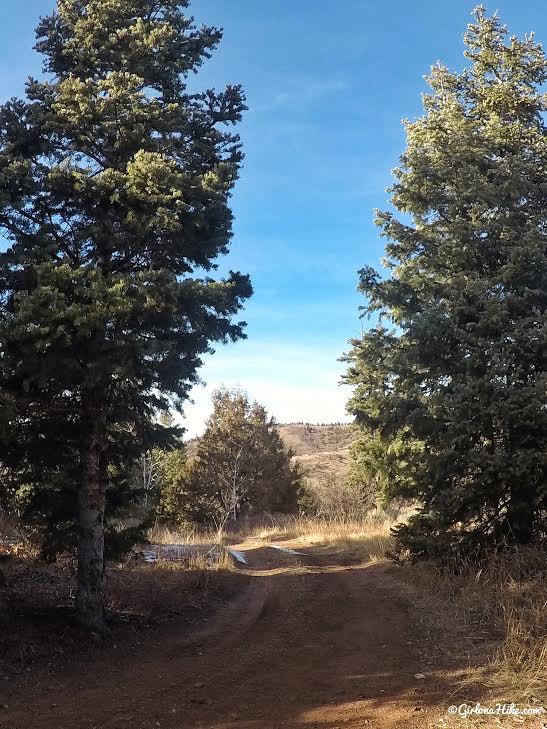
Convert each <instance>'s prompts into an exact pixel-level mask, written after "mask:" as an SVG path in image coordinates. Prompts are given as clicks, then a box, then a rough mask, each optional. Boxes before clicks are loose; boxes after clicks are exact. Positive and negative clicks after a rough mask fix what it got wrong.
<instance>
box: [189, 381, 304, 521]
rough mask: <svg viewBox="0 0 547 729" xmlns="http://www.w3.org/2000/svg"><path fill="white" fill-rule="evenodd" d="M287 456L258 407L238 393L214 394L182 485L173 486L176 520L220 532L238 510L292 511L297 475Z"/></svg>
mask: <svg viewBox="0 0 547 729" xmlns="http://www.w3.org/2000/svg"><path fill="white" fill-rule="evenodd" d="M291 457H292V453H290V452H289V451H287V450H286V449H285V446H284V444H283V441H282V439H281V436H280V435H279V433H278V432H277V429H276V427H275V421H274V419H273V418H271V417H269V416H268V413H267V412H266V409H265V408H264V407H263V406H262V405H259V404H258V403H256V402H251V401H250V400H249V398H248V396H247V395H246V394H245V393H244V392H241V391H239V390H227V389H223V388H221V389H219V390H217V391H216V392H215V393H214V394H213V413H212V415H211V417H210V418H209V420H208V421H207V427H206V430H205V433H204V435H203V436H202V437H201V438H200V440H199V445H198V449H197V454H196V458H195V460H194V461H193V463H192V464H191V465H190V467H189V470H188V476H187V479H186V485H185V486H184V487H182V485H181V486H179V488H180V493H181V494H183V495H184V498H183V499H182V500H181V502H180V510H179V518H181V519H183V520H187V521H196V522H202V523H208V524H212V525H215V526H216V527H217V528H218V529H222V528H223V527H224V525H225V524H226V522H228V521H229V520H231V521H233V522H235V521H236V520H237V518H238V516H239V514H240V512H241V511H245V512H246V513H251V514H252V513H261V512H266V511H269V512H276V511H279V512H294V511H296V509H297V505H298V492H299V486H300V474H299V472H298V469H297V467H296V466H294V465H293V464H292V463H291Z"/></svg>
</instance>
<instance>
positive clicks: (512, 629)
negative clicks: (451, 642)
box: [405, 548, 547, 702]
mask: <svg viewBox="0 0 547 729" xmlns="http://www.w3.org/2000/svg"><path fill="white" fill-rule="evenodd" d="M405 572H406V577H407V579H408V581H409V583H410V584H411V586H412V587H413V588H414V591H413V592H414V598H415V600H416V602H417V604H418V606H419V608H420V610H419V612H420V615H421V617H422V622H424V623H426V624H427V625H428V626H429V627H430V628H431V629H432V630H433V631H434V632H442V633H443V634H445V635H446V634H447V633H452V634H453V635H458V636H460V639H461V641H462V643H465V642H467V647H468V650H472V652H474V653H476V652H480V645H481V644H483V645H484V646H485V648H487V649H491V659H490V662H489V665H488V670H487V671H486V672H482V673H480V672H478V673H477V674H476V675H475V677H474V678H473V676H471V681H473V680H475V681H477V682H480V683H486V684H487V685H488V686H490V687H491V688H492V690H493V691H495V692H496V693H500V692H501V693H505V696H510V695H511V692H512V695H513V696H514V695H515V694H516V695H518V696H519V699H520V700H531V699H536V700H538V701H541V702H547V553H546V552H545V551H544V550H542V549H534V548H520V549H512V550H507V551H505V552H503V553H501V554H499V553H498V554H493V555H491V556H490V558H489V559H487V560H486V561H485V562H484V563H483V564H482V566H481V567H477V565H476V564H475V565H474V564H472V563H463V562H462V563H461V564H460V565H459V568H458V569H457V571H456V572H455V573H453V572H451V573H447V572H445V571H442V570H441V569H439V568H438V567H437V566H435V565H433V564H428V563H423V564H419V565H414V566H408V567H407V568H406V569H405Z"/></svg>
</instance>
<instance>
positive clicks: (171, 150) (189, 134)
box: [0, 0, 251, 627]
mask: <svg viewBox="0 0 547 729" xmlns="http://www.w3.org/2000/svg"><path fill="white" fill-rule="evenodd" d="M187 5H188V2H186V1H184V0H182V1H181V0H58V3H57V9H56V11H55V12H54V13H53V14H52V15H50V16H49V17H47V18H44V19H43V20H42V21H41V22H40V24H39V26H38V29H37V39H38V43H37V46H36V48H37V50H38V51H39V52H40V53H42V54H43V55H44V58H45V62H44V72H45V80H41V81H38V80H35V79H30V80H29V82H28V84H27V88H26V98H25V99H24V100H18V99H13V100H11V101H9V102H8V103H6V104H4V105H3V106H2V107H1V108H0V228H1V229H2V231H3V234H4V235H5V236H7V237H8V238H9V239H10V241H11V246H10V248H9V250H8V251H7V252H6V253H5V254H3V255H2V256H1V258H0V306H1V316H0V364H1V378H2V381H1V383H0V384H1V389H2V390H3V392H5V393H6V396H7V397H9V398H10V400H13V401H14V403H15V416H13V417H11V419H10V427H9V431H10V437H9V441H8V443H7V444H4V443H3V442H2V441H0V442H2V451H1V452H0V461H5V462H6V463H7V464H8V465H9V466H11V467H12V470H13V472H14V473H15V474H16V476H17V482H18V484H19V487H18V495H17V498H18V499H19V500H20V501H23V502H24V503H25V509H26V514H27V515H28V516H29V517H30V518H32V519H33V520H34V521H35V522H37V523H41V524H44V523H45V524H46V527H47V530H48V531H49V533H50V534H52V533H53V532H54V531H55V533H56V534H57V535H63V540H62V541H63V542H64V543H65V544H69V545H70V544H74V543H75V542H76V540H77V543H78V586H77V598H76V606H77V610H78V614H79V618H80V620H81V622H82V623H83V624H84V625H86V626H88V627H100V625H101V623H102V605H103V569H104V529H105V508H106V510H107V512H106V516H107V517H108V516H109V513H112V511H111V509H115V508H117V507H119V506H120V501H123V498H122V494H123V490H124V486H123V484H124V483H126V484H127V481H128V479H127V477H126V475H125V473H126V469H127V465H128V464H130V463H131V462H134V460H135V459H136V458H137V457H138V455H139V454H140V453H142V452H143V450H147V449H150V448H152V447H154V446H155V445H161V446H163V445H166V444H168V442H169V441H170V440H172V438H173V436H174V435H175V431H176V429H174V428H169V427H164V426H162V425H161V423H160V422H159V421H158V418H157V416H158V413H161V412H166V411H168V410H169V409H170V408H171V407H180V406H181V405H182V403H183V402H184V401H185V399H186V398H187V396H188V392H189V389H190V388H191V386H192V384H193V383H194V382H195V381H196V379H197V377H196V370H197V368H198V367H199V365H200V363H201V360H200V357H201V355H202V354H203V353H205V352H208V351H210V343H211V342H212V341H220V342H224V341H227V340H236V339H238V338H239V337H241V336H242V335H243V332H242V326H243V325H242V323H234V322H233V316H234V315H235V314H236V313H237V312H238V310H239V309H240V308H241V305H242V302H243V301H244V299H245V298H246V297H248V296H249V295H250V293H251V286H250V283H249V280H248V278H247V277H246V276H244V275H242V274H239V273H230V274H229V275H228V277H226V278H223V279H220V280H213V279H212V278H210V277H209V276H208V275H207V272H208V271H210V270H211V269H214V268H215V260H216V259H217V257H218V256H219V255H221V254H225V253H227V252H228V245H229V241H230V238H231V224H232V214H231V212H230V209H229V207H228V200H229V196H230V192H231V189H232V187H233V185H234V182H235V180H236V178H237V175H238V170H239V167H240V163H241V160H242V152H241V146H240V141H239V137H238V136H237V135H236V134H234V132H233V130H232V129H231V127H232V126H233V125H234V124H235V123H236V122H238V121H239V119H240V117H241V113H242V111H243V110H244V108H245V107H244V99H243V95H242V91H241V89H240V88H239V87H237V86H229V87H227V88H226V89H225V90H224V91H220V92H217V91H214V90H211V89H208V90H206V91H204V92H201V93H197V92H193V91H190V90H189V88H188V86H187V79H188V77H189V76H190V75H191V74H193V73H195V72H196V71H197V70H198V69H199V67H200V65H201V64H202V63H203V61H204V60H205V59H207V58H208V57H209V56H210V55H211V53H212V51H213V50H214V49H215V47H216V46H217V44H218V42H219V41H220V39H221V32H220V31H219V30H217V29H216V28H212V27H201V28H196V27H195V25H194V23H193V19H192V18H191V17H189V16H188V15H186V14H185V12H184V11H185V8H186V7H187ZM202 272H204V273H202ZM120 489H121V490H120ZM105 505H106V506H105Z"/></svg>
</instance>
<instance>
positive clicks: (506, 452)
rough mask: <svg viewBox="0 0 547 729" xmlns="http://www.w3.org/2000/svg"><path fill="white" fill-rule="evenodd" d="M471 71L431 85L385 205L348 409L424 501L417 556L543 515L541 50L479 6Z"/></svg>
mask: <svg viewBox="0 0 547 729" xmlns="http://www.w3.org/2000/svg"><path fill="white" fill-rule="evenodd" d="M465 44H466V53H465V55H466V57H467V58H468V59H469V61H470V64H469V67H468V68H467V69H466V70H464V71H463V72H462V73H460V74H455V73H451V72H450V71H449V70H448V69H446V68H444V67H443V66H441V65H437V66H435V67H433V69H432V71H431V75H430V76H429V78H428V82H429V85H430V87H431V91H430V93H428V94H427V95H425V96H424V99H423V103H424V110H425V114H424V116H423V117H421V118H419V119H417V120H416V121H412V122H406V123H405V128H406V133H407V149H406V151H405V153H404V155H403V157H402V159H401V163H400V166H399V168H398V169H397V170H396V171H395V177H396V182H395V184H394V186H393V187H392V188H391V194H392V197H391V200H392V203H393V205H394V207H395V208H396V209H397V211H399V213H400V214H401V215H400V216H397V215H395V214H393V213H391V212H380V213H378V216H377V223H378V225H379V226H380V228H381V230H382V235H383V236H384V237H385V238H387V239H388V241H389V242H388V243H387V246H386V252H387V265H388V267H389V269H390V272H391V273H390V275H389V277H387V278H383V277H381V276H380V275H379V274H378V273H377V272H376V271H374V270H373V269H371V268H366V269H364V270H362V271H361V272H360V289H361V291H362V292H363V293H364V294H365V295H366V296H367V299H368V303H367V306H366V307H365V309H366V311H367V312H368V313H375V314H379V315H380V323H379V324H378V326H376V327H374V328H372V329H371V330H370V331H368V332H367V333H366V334H365V335H364V336H363V337H362V339H360V340H357V341H354V342H353V349H352V351H351V352H350V353H349V355H348V356H347V359H348V360H349V362H350V367H349V371H348V374H347V381H348V382H350V383H352V384H354V385H355V392H354V396H353V399H352V400H351V402H350V409H351V411H352V412H353V413H354V414H355V416H356V419H357V421H358V422H360V423H361V424H362V426H363V429H364V430H365V431H369V432H370V431H372V432H371V436H370V437H369V438H364V439H363V448H367V447H368V446H367V443H369V444H371V446H370V447H371V448H372V450H371V451H370V452H369V454H368V456H367V457H363V458H362V463H364V464H365V465H366V468H367V469H368V472H369V474H372V473H373V472H374V471H376V472H377V475H378V476H379V478H378V481H379V482H380V483H382V484H383V486H384V493H385V495H387V496H388V497H391V496H397V495H401V496H405V497H408V498H413V499H416V500H417V501H418V502H419V503H420V504H421V510H420V513H419V514H417V515H416V516H415V517H414V518H413V519H411V521H410V524H409V525H408V526H407V527H401V528H400V529H399V532H398V535H399V543H400V547H401V548H403V549H406V548H410V550H411V551H412V552H413V554H414V556H416V557H420V556H427V555H431V554H434V553H436V554H446V548H447V547H449V546H451V545H452V546H455V547H459V548H465V549H469V548H473V549H480V548H482V547H484V546H485V545H488V544H497V545H499V544H501V543H507V542H512V543H527V542H529V541H530V540H532V539H533V538H534V537H535V536H537V535H539V534H540V533H541V532H542V530H544V529H545V515H546V509H547V478H546V477H547V387H546V385H547V375H546V364H547V222H546V221H547V197H546V194H545V193H546V190H547V129H546V126H545V112H546V108H547V101H546V96H545V94H544V93H543V90H542V85H543V84H544V83H545V81H546V80H547V60H546V58H545V55H544V53H543V50H542V48H541V46H540V45H539V44H537V43H536V42H535V41H534V39H533V37H532V36H527V37H525V38H524V40H519V39H517V38H515V37H508V35H507V31H506V29H505V27H504V26H502V25H501V23H500V21H499V19H498V17H497V16H494V17H488V16H487V14H486V13H485V10H484V9H483V8H482V7H479V8H477V9H476V10H475V13H474V22H473V23H472V24H471V25H470V26H469V27H468V31H467V33H466V35H465Z"/></svg>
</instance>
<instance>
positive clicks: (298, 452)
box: [279, 423, 355, 484]
mask: <svg viewBox="0 0 547 729" xmlns="http://www.w3.org/2000/svg"><path fill="white" fill-rule="evenodd" d="M279 434H280V435H281V437H282V438H283V441H284V442H285V444H286V446H287V448H290V449H291V450H292V451H293V452H294V453H295V460H296V461H297V462H298V463H299V464H300V466H301V468H302V471H303V473H304V476H305V477H306V479H308V480H309V481H310V482H311V483H312V484H324V483H328V482H331V481H337V482H340V481H343V480H344V478H345V477H346V475H347V473H348V469H349V464H350V450H349V448H350V445H351V443H352V442H353V441H354V440H355V431H354V430H353V428H352V426H351V425H345V424H334V425H308V424H304V423H298V424H287V425H279Z"/></svg>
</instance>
